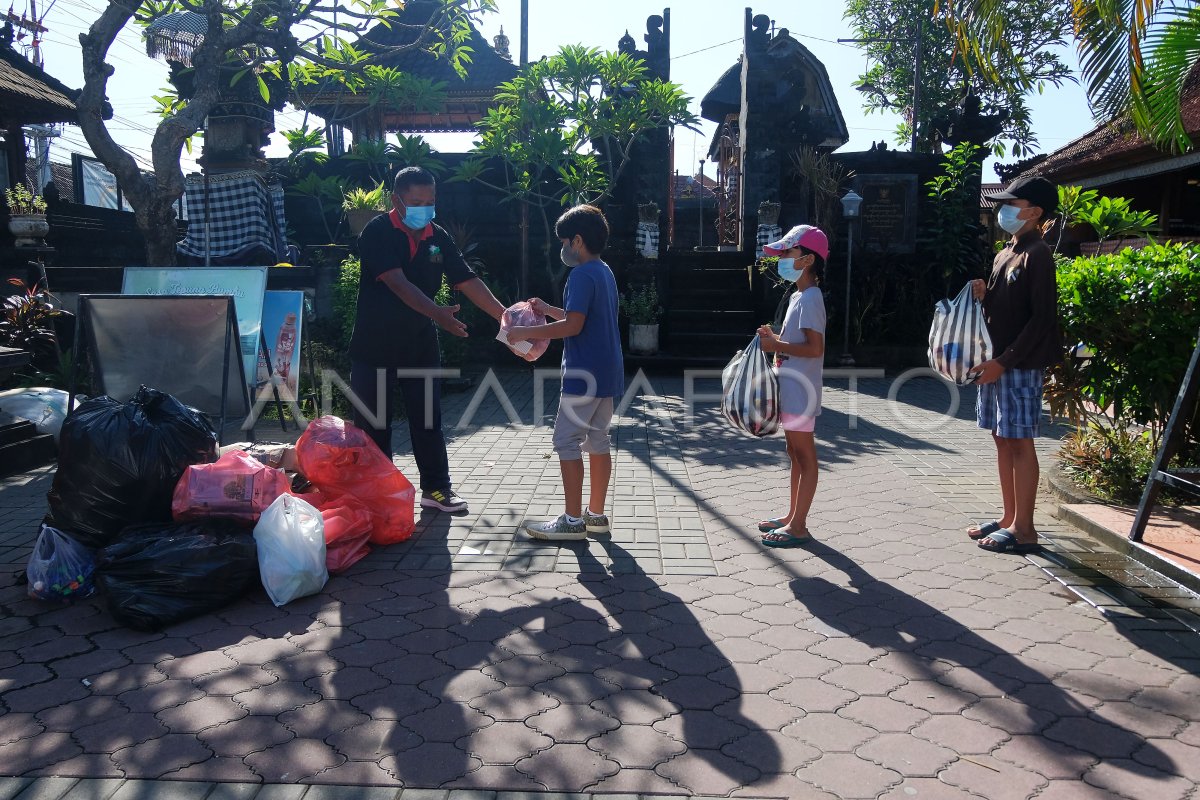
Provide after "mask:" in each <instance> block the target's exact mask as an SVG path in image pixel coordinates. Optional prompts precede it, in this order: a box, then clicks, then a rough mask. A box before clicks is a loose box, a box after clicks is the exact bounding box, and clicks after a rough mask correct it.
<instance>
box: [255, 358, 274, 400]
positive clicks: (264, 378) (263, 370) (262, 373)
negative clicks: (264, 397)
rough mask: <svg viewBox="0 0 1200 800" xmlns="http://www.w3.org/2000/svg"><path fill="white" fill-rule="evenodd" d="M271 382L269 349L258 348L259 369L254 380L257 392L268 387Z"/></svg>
mask: <svg viewBox="0 0 1200 800" xmlns="http://www.w3.org/2000/svg"><path fill="white" fill-rule="evenodd" d="M270 381H271V369H270V365H269V364H268V363H267V349H266V348H265V347H260V348H258V368H257V374H256V375H255V378H254V389H255V391H257V390H259V389H261V388H262V387H264V386H266V385H267V384H268V383H269V382H270Z"/></svg>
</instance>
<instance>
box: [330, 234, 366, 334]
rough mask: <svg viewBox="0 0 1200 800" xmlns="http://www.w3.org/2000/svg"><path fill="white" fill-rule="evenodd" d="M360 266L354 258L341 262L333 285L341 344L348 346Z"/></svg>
mask: <svg viewBox="0 0 1200 800" xmlns="http://www.w3.org/2000/svg"><path fill="white" fill-rule="evenodd" d="M361 272H362V265H361V264H360V263H359V261H358V258H357V257H356V256H350V257H349V258H347V259H346V260H345V261H343V262H342V265H341V267H340V268H339V270H338V278H337V282H336V283H334V285H333V309H334V315H335V316H336V317H337V321H338V325H339V328H340V331H341V344H342V346H343V347H349V346H350V336H351V334H353V333H354V318H355V316H357V314H358V281H359V275H360V274H361Z"/></svg>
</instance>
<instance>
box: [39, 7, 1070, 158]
mask: <svg viewBox="0 0 1200 800" xmlns="http://www.w3.org/2000/svg"><path fill="white" fill-rule="evenodd" d="M104 5H106V3H105V0H55V3H54V5H53V6H52V7H51V10H50V12H49V15H48V17H47V20H46V22H47V25H48V27H49V28H50V32H49V34H47V36H46V42H45V58H46V68H47V69H48V70H49V71H50V73H51V74H53V75H54V76H55V77H57V78H59V79H60V80H62V81H63V82H64V83H66V84H67V85H69V86H79V85H81V84H82V72H81V69H80V65H79V49H78V48H79V45H78V41H77V40H78V35H79V33H80V32H81V31H83V30H84V29H85V28H86V26H87V25H88V24H90V22H91V21H92V20H93V19H95V17H96V16H97V15H98V14H99V11H100V9H102V8H103V7H104ZM520 5H521V4H520V0H499V7H500V9H499V12H498V13H496V14H491V15H488V16H487V17H485V19H484V21H483V23H482V25H481V26H480V27H481V30H482V32H483V34H484V35H485V36H486V37H487V38H488V40H489V41H490V40H491V38H492V37H493V36H494V35H495V34H496V33H498V32H499V30H500V27H501V26H503V27H504V31H505V34H506V35H508V36H509V37H510V39H511V40H512V45H511V49H512V52H513V55H514V58H515V57H516V55H517V53H518V48H519V42H518V38H519V31H520V25H519V20H520ZM529 7H530V26H529V27H530V30H529V54H530V58H531V59H536V58H539V57H541V56H542V55H546V54H548V53H552V52H554V51H555V50H557V49H558V47H559V46H561V45H563V44H574V43H580V44H585V45H588V46H592V47H598V48H601V49H604V50H615V49H616V47H617V40H618V39H620V37H621V36H622V35H623V34H624V33H625V31H626V29H628V30H629V32H630V34H631V35H632V36H633V37H634V38H635V39H636V40H637V42H638V43H639V45H642V36H643V34H644V33H645V22H646V18H647V17H648V16H649V15H651V14H661V13H662V11H663V9H664V8H667V7H670V8H671V39H672V41H671V52H672V64H671V78H672V80H674V81H675V82H676V83H679V84H681V85H682V86H683V88H684V90H685V91H686V92H687V93H688V94H689V95H691V96H692V97H693V98H694V106H693V110H694V111H696V112H697V113H699V103H700V98H701V97H703V96H704V94H705V92H707V91H708V89H709V88H710V87H711V86H712V85H713V83H715V82H716V80H717V78H718V77H719V76H720V75H721V73H722V72H724V71H725V70H726V69H727V68H728V67H729V66H730V65H732V64H733V63H734V61H736V60H737V56H738V54H739V53H740V52H741V37H742V27H743V18H744V13H745V11H744V9H745V7H746V4H745V3H734V2H729V0H676V2H674V3H667V2H663V0H601V1H600V2H595V1H594V0H529ZM751 7H752V8H753V10H754V13H755V14H766V15H768V16H769V17H771V18H772V19H774V20H775V21H776V26H777V27H783V28H787V29H788V30H789V31H790V32H791V33H792V35H793V36H795V37H796V38H797V39H798V40H799V41H800V42H801V43H803V44H804V45H805V46H806V47H808V48H809V50H811V51H812V52H813V54H814V55H815V56H816V57H817V58H819V59H820V60H821V61H822V62H824V64H825V67H826V69H827V70H828V72H829V76H830V80H831V81H832V84H833V88H834V91H835V93H836V94H837V97H838V101H839V102H840V104H841V107H842V114H843V116H844V117H845V118H846V124H847V125H848V126H849V128H850V137H851V138H850V142H849V144H847V145H846V146H845V147H844V148H842V150H843V151H854V150H865V149H867V148H868V147H870V146H871V143H872V142H874V141H879V140H886V141H887V142H888V144H889V146H890V147H896V145H895V144H894V143H893V141H892V137H893V134H892V131H893V129H894V127H895V124H896V121H897V120H896V118H895V117H894V116H891V115H881V114H871V115H867V114H865V113H863V110H862V106H861V103H860V101H859V93H858V92H857V91H855V90H854V88H853V86H852V83H853V81H854V79H855V78H856V77H857V76H858V75H859V74H860V73H861V72H862V70H863V68H864V66H865V64H866V58H865V56H864V55H863V53H862V51H860V50H858V49H857V48H855V47H854V46H851V45H845V44H838V43H837V41H836V40H837V39H838V38H847V37H849V36H850V35H851V32H850V27H849V25H848V24H847V23H846V22H845V21H844V20H843V19H842V16H841V14H842V6H841V4H838V3H828V4H821V3H812V2H809V3H801V2H797V0H760V1H759V2H755V3H753V4H752V6H751ZM15 10H16V12H17V13H20V12H21V10H22V9H21V7H20V3H18V4H17V6H16V7H15ZM1067 56H1068V60H1069V61H1070V62H1071V63H1072V64H1073V63H1074V54H1073V52H1070V51H1068V53H1067ZM110 61H111V63H112V64H113V66H114V67H115V68H116V74H115V76H114V77H113V79H112V81H111V82H110V91H109V97H110V100H111V101H112V103H113V106H114V108H115V110H116V118H115V120H114V121H113V123H112V124H111V126H110V130H112V132H113V134H114V136H115V137H116V138H117V140H118V141H119V142H121V143H122V144H124V145H126V146H128V147H130V148H131V149H132V150H133V152H134V153H135V154H136V155H137V156H138V157H139V158H140V160H142V161H143V162H144V164H145V165H146V166H148V165H149V152H150V138H151V134H152V130H153V126H154V124H155V122H156V120H155V118H154V117H153V116H152V115H151V114H150V111H151V108H152V103H151V102H150V101H149V97H150V95H151V94H157V93H158V90H159V89H160V88H161V87H163V86H165V85H166V70H165V68H164V67H163V66H162V65H161V64H159V63H158V62H155V61H152V60H150V59H148V58H147V57H146V56H145V55H144V49H143V48H142V46H141V42H140V39H139V37H138V36H137V34H136V32H126V33H125V34H123V36H122V38H121V39H119V40H118V42H117V43H116V45H114V48H113V49H112V51H111V52H110ZM1031 106H1032V114H1033V121H1034V127H1035V128H1036V130H1037V132H1038V136H1039V139H1040V140H1041V145H1042V150H1043V151H1045V152H1049V151H1051V150H1054V149H1055V148H1058V147H1061V146H1062V145H1064V144H1066V143H1067V142H1068V141H1070V140H1072V139H1074V138H1076V137H1077V136H1079V135H1081V134H1083V133H1085V132H1087V131H1088V130H1090V129H1091V127H1092V126H1093V122H1092V118H1091V114H1090V111H1089V110H1088V106H1087V101H1086V98H1085V96H1084V92H1083V89H1082V88H1081V87H1080V86H1078V85H1077V84H1068V85H1066V86H1064V87H1062V88H1058V89H1056V88H1054V87H1048V88H1047V89H1046V92H1045V94H1043V95H1040V96H1035V97H1033V98H1032V101H1031ZM299 122H300V115H299V114H285V115H281V116H280V117H278V118H277V128H279V129H284V128H289V127H296V126H298V125H299ZM712 130H713V128H712V124H711V123H707V122H706V123H704V128H703V133H702V134H701V135H696V134H693V133H691V132H690V131H682V132H681V133H680V134H679V136H678V138H677V143H676V168H677V169H678V170H679V171H680V173H681V174H688V173H691V172H693V171H694V170H695V168H696V167H697V166H698V164H697V160H698V159H699V158H700V157H701V156H702V155H703V153H704V150H705V149H706V147H707V142H708V139H709V138H710V137H711V135H712ZM274 139H275V141H274V143H273V145H272V148H271V149H270V150H269V151H268V152H269V153H270V154H272V155H276V154H279V153H280V152H281V151H282V152H286V148H283V147H282V137H281V136H279V135H278V134H276V135H275V137H274ZM433 144H434V146H435V147H437V148H439V149H443V150H465V149H467V146H468V138H467V137H450V138H444V139H443V138H439V139H437V140H436V141H433ZM72 150H74V151H77V152H86V150H87V146H86V143H85V142H84V140H83V136H82V134H81V133H80V132H79V130H78V129H77V128H68V129H67V131H66V132H65V135H64V136H63V137H62V138H61V139H59V140H56V142H55V144H54V150H53V156H52V157H53V159H54V160H56V161H67V160H69V158H70V155H69V154H70V151H72ZM187 162H188V159H186V158H185V171H188V170H191V169H194V166H193V165H191V164H189V163H187ZM705 171H706V172H707V173H708V174H709V175H712V174H713V173H714V170H713V169H712V167H711V165H706V169H705ZM984 180H995V177H994V173H993V172H992V170H991V168H990V165H989V166H988V167H986V168H985V171H984Z"/></svg>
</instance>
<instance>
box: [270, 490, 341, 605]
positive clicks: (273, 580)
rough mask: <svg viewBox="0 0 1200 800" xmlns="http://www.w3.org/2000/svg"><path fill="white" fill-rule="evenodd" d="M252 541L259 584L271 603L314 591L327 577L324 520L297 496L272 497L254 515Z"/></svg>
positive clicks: (282, 601)
mask: <svg viewBox="0 0 1200 800" xmlns="http://www.w3.org/2000/svg"><path fill="white" fill-rule="evenodd" d="M254 541H255V543H256V544H257V545H258V572H259V575H260V576H261V577H262V585H263V588H264V589H266V590H267V595H268V596H269V597H270V598H271V602H272V603H274V604H275V605H277V606H282V605H286V604H287V603H290V602H291V601H293V600H295V599H296V598H298V597H307V596H308V595H310V594H316V593H317V592H319V591H321V589H322V588H324V586H325V582H326V581H328V580H329V570H328V568H327V567H326V566H325V523H324V521H323V520H322V518H321V512H320V511H317V509H315V508H313V507H312V506H311V505H309V504H308V503H306V502H305V501H303V500H301V499H300V498H299V497H296V496H295V495H291V494H283V495H280V496H279V497H278V498H276V500H275V502H274V503H272V504H271V505H270V507H269V508H268V509H267V510H266V511H264V512H263V513H262V516H261V517H259V518H258V524H257V525H255V526H254Z"/></svg>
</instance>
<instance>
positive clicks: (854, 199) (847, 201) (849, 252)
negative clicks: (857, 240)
mask: <svg viewBox="0 0 1200 800" xmlns="http://www.w3.org/2000/svg"><path fill="white" fill-rule="evenodd" d="M862 201H863V199H862V197H860V196H859V195H858V193H857V192H855V191H854V190H853V189H851V190H850V191H848V192H846V194H845V196H843V197H842V216H844V217H845V218H846V320H845V330H844V331H843V333H842V357H841V359H839V360H838V363H839V364H841V365H842V366H843V367H853V366H854V356H853V355H851V354H850V290H851V287H852V286H853V285H854V284H853V283H852V281H851V265H852V263H853V262H852V260H853V258H854V220H856V219H858V209H859V206H861V205H862Z"/></svg>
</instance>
